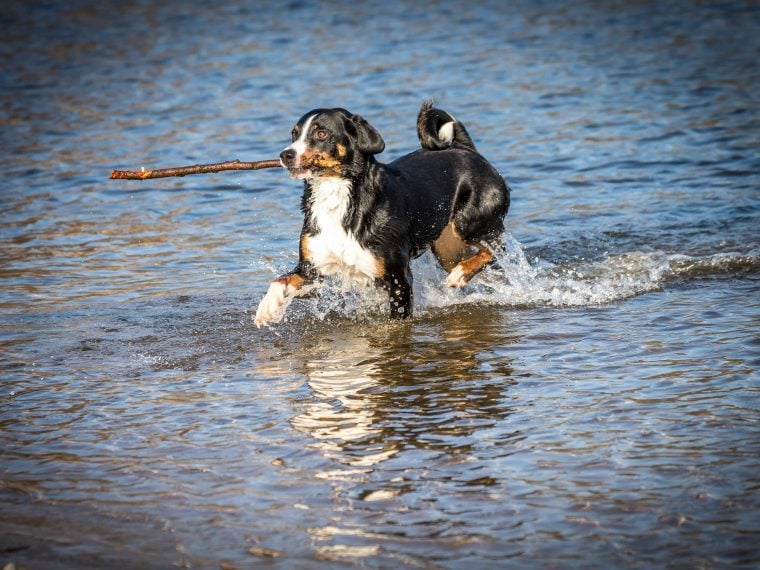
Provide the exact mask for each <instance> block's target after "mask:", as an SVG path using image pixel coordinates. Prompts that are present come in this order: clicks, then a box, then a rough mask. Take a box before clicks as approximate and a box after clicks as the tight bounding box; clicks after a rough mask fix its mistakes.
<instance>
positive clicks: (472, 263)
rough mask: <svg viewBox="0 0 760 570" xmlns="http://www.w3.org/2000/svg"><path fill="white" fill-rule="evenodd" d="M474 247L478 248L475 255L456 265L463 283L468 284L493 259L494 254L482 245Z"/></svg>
mask: <svg viewBox="0 0 760 570" xmlns="http://www.w3.org/2000/svg"><path fill="white" fill-rule="evenodd" d="M475 247H477V248H478V251H477V253H476V254H475V255H473V256H472V257H468V258H467V259H465V260H464V261H461V262H459V263H458V264H457V266H458V267H460V268H461V270H462V276H463V278H464V280H465V282H468V281H469V280H470V279H472V278H473V277H475V276H476V275H477V274H478V273H480V272H481V271H482V270H483V269H484V268H485V266H486V265H488V264H489V263H491V262H492V261H493V260H494V259H495V257H494V254H493V253H491V251H490V250H489V249H488V248H487V247H486V246H484V245H483V244H476V245H475Z"/></svg>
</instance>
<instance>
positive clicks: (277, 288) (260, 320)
mask: <svg viewBox="0 0 760 570" xmlns="http://www.w3.org/2000/svg"><path fill="white" fill-rule="evenodd" d="M313 282H314V280H313V279H310V278H309V277H307V272H305V271H303V270H302V267H301V266H299V267H297V268H296V269H295V270H293V271H292V272H290V273H286V274H285V275H283V276H282V277H278V278H277V279H275V280H274V281H272V284H271V285H270V286H269V290H268V291H267V294H266V295H265V296H264V298H263V299H262V300H261V302H260V303H259V307H258V309H256V316H255V317H254V319H253V321H254V323H256V326H257V327H261V326H262V325H271V324H273V323H278V322H280V321H281V320H282V318H283V317H284V316H285V310H286V309H287V308H288V305H290V303H291V302H292V301H293V299H295V298H296V297H301V296H303V295H306V294H308V293H309V292H310V291H311V289H312V287H311V285H312V284H313Z"/></svg>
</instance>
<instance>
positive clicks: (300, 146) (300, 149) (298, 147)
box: [281, 114, 317, 167]
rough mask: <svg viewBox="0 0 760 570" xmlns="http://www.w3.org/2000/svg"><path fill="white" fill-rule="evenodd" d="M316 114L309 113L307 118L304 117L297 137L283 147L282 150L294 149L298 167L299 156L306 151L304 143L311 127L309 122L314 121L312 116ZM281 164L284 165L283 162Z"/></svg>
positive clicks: (299, 162)
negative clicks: (304, 119)
mask: <svg viewBox="0 0 760 570" xmlns="http://www.w3.org/2000/svg"><path fill="white" fill-rule="evenodd" d="M316 116H317V115H316V114H314V115H311V116H310V117H309V118H308V119H306V122H305V123H304V125H303V129H301V134H300V135H298V138H297V139H296V140H295V141H293V143H291V144H290V145H289V146H287V147H285V149H284V150H294V151H296V162H295V166H296V167H299V166H300V165H301V157H302V156H303V153H305V152H306V148H307V144H306V138H307V137H308V136H309V130H310V129H311V123H312V122H313V121H314V117H316ZM281 162H282V161H281ZM283 166H285V165H284V164H283Z"/></svg>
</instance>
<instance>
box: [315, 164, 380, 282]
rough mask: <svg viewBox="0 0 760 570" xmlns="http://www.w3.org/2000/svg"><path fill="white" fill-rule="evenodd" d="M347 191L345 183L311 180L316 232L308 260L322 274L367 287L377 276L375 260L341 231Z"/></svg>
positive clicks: (348, 233) (346, 203)
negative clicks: (339, 277) (342, 278)
mask: <svg viewBox="0 0 760 570" xmlns="http://www.w3.org/2000/svg"><path fill="white" fill-rule="evenodd" d="M350 192H351V183H350V182H349V181H348V180H343V179H317V180H314V182H313V186H312V195H311V200H312V202H311V221H312V223H313V224H314V226H316V230H317V233H316V235H314V236H313V237H311V238H310V239H309V241H308V252H309V253H308V255H309V260H310V261H311V262H312V263H313V264H314V266H315V267H316V268H317V270H318V271H319V272H320V273H321V274H322V275H327V276H332V275H336V276H343V277H344V278H347V279H348V280H349V281H350V282H353V283H358V284H362V285H369V284H371V283H372V282H373V281H374V279H375V278H376V277H380V275H378V271H379V267H378V265H379V264H378V263H377V259H376V258H375V256H374V255H372V253H370V252H369V251H367V250H366V249H364V248H363V247H362V246H361V245H359V242H357V241H356V238H355V237H354V235H353V234H352V233H351V232H350V231H349V232H347V231H346V230H345V229H344V228H343V218H344V217H345V215H346V212H347V210H348V201H349V195H350Z"/></svg>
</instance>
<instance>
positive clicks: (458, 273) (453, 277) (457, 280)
mask: <svg viewBox="0 0 760 570" xmlns="http://www.w3.org/2000/svg"><path fill="white" fill-rule="evenodd" d="M468 281H469V279H467V276H466V275H465V273H464V269H462V267H461V266H460V265H457V266H456V267H454V269H452V270H451V273H449V275H448V276H447V277H446V285H448V286H449V287H464V286H465V285H467V282H468Z"/></svg>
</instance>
